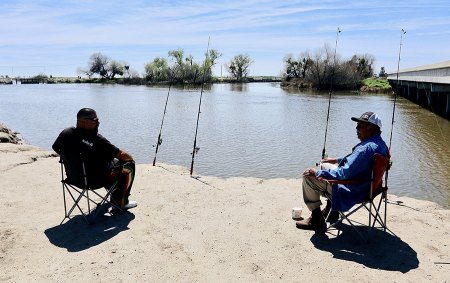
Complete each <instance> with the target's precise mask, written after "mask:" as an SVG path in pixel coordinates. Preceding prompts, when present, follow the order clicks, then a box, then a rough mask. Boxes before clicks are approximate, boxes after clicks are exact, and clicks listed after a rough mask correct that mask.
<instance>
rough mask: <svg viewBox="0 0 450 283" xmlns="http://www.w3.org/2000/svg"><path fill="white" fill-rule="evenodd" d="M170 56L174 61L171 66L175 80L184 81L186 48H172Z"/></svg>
mask: <svg viewBox="0 0 450 283" xmlns="http://www.w3.org/2000/svg"><path fill="white" fill-rule="evenodd" d="M168 53H169V58H171V59H172V61H173V66H172V67H171V72H172V74H174V75H173V76H174V77H173V78H174V80H176V81H178V82H183V81H184V69H185V68H184V66H185V65H184V50H183V49H181V48H179V49H176V50H170V51H169V52H168Z"/></svg>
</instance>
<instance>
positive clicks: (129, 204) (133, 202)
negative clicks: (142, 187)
mask: <svg viewBox="0 0 450 283" xmlns="http://www.w3.org/2000/svg"><path fill="white" fill-rule="evenodd" d="M136 206H137V202H136V201H134V200H130V201H128V203H127V204H125V206H124V207H123V208H122V209H123V210H128V209H132V208H135V207H136Z"/></svg>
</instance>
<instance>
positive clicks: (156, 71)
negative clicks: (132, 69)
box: [145, 57, 169, 82]
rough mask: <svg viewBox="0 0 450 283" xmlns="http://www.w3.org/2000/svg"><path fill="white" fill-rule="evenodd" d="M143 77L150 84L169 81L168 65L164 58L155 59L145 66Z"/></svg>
mask: <svg viewBox="0 0 450 283" xmlns="http://www.w3.org/2000/svg"><path fill="white" fill-rule="evenodd" d="M145 77H146V79H147V80H149V81H152V82H161V81H166V80H168V79H169V65H168V63H167V60H166V59H165V58H161V57H156V58H155V59H153V61H152V62H151V63H148V64H146V65H145Z"/></svg>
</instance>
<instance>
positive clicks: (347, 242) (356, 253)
mask: <svg viewBox="0 0 450 283" xmlns="http://www.w3.org/2000/svg"><path fill="white" fill-rule="evenodd" d="M339 229H340V230H341V233H340V234H339V235H338V236H335V235H336V233H335V232H336V230H334V231H333V234H334V235H332V234H329V233H326V234H324V233H315V234H314V235H313V236H312V237H311V242H312V243H313V244H314V246H315V247H316V248H317V249H319V250H322V251H327V252H330V253H332V254H333V257H334V258H337V259H341V260H348V261H353V262H357V263H359V264H362V265H364V266H366V267H368V268H373V269H382V270H388V271H400V272H402V273H406V272H408V271H410V270H412V269H415V268H417V267H419V259H418V258H417V253H416V251H414V250H413V249H412V248H411V247H410V246H409V245H408V244H407V243H405V242H403V241H402V240H401V239H400V238H398V237H396V236H393V235H391V234H389V233H386V232H383V231H380V230H376V229H371V238H370V241H369V242H368V243H364V242H363V241H362V240H361V238H360V237H359V236H358V234H357V233H356V231H354V230H353V228H352V227H351V226H350V225H345V224H340V225H339ZM357 229H359V231H360V232H362V233H363V235H367V229H368V227H357Z"/></svg>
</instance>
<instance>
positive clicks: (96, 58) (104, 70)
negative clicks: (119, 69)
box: [88, 53, 110, 78]
mask: <svg viewBox="0 0 450 283" xmlns="http://www.w3.org/2000/svg"><path fill="white" fill-rule="evenodd" d="M109 61H110V59H109V58H108V57H107V56H105V55H103V54H101V53H94V54H92V55H91V57H89V63H88V67H89V71H90V72H91V73H92V74H99V75H100V76H101V77H102V78H106V77H108V64H109Z"/></svg>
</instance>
